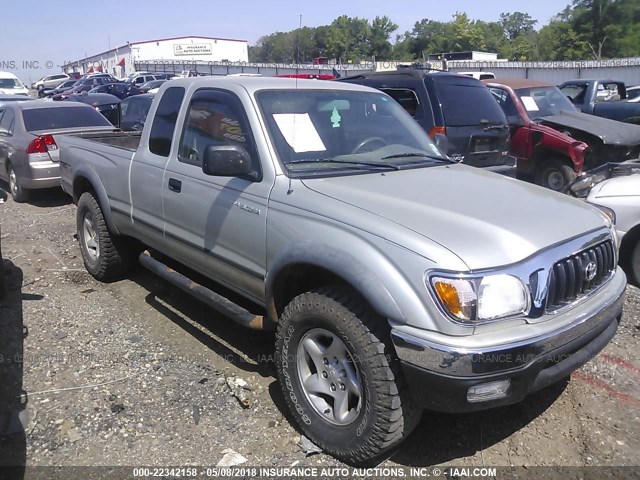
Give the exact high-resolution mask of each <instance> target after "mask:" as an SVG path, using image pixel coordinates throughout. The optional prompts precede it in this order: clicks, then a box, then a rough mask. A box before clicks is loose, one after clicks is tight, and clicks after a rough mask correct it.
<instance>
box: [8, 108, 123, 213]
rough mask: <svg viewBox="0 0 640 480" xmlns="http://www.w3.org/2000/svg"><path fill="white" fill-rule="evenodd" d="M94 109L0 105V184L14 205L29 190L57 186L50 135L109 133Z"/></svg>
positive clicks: (54, 147) (55, 155)
mask: <svg viewBox="0 0 640 480" xmlns="http://www.w3.org/2000/svg"><path fill="white" fill-rule="evenodd" d="M113 129H114V127H113V125H111V124H110V123H109V122H108V121H107V120H106V119H105V118H104V117H103V116H102V115H100V114H99V113H98V112H96V110H95V109H93V108H91V107H89V106H87V105H82V104H77V103H73V104H72V103H70V102H46V101H42V100H37V101H32V102H11V103H3V104H1V105H0V180H5V181H8V182H9V191H10V193H11V196H12V197H13V199H14V200H15V201H16V202H24V201H26V200H27V199H28V197H29V191H30V190H31V189H39V188H52V187H58V186H60V171H59V164H58V153H59V152H58V146H57V145H56V142H55V140H54V138H53V134H57V133H69V132H84V131H94V130H96V131H112V130H113Z"/></svg>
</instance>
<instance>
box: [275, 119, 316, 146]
mask: <svg viewBox="0 0 640 480" xmlns="http://www.w3.org/2000/svg"><path fill="white" fill-rule="evenodd" d="M273 119H274V120H275V121H276V124H277V125H278V128H279V129H280V132H281V133H282V136H283V137H284V139H285V140H286V141H287V143H288V144H289V145H290V146H291V148H293V151H294V152H296V153H302V152H324V151H326V150H327V148H326V147H325V146H324V143H323V142H322V139H321V138H320V135H318V131H317V130H316V127H315V126H314V125H313V122H312V121H311V118H309V114H308V113H274V114H273Z"/></svg>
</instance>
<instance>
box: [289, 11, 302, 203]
mask: <svg viewBox="0 0 640 480" xmlns="http://www.w3.org/2000/svg"><path fill="white" fill-rule="evenodd" d="M301 30H302V14H300V23H299V25H298V48H297V50H298V53H297V54H296V76H295V77H296V90H298V75H297V74H298V73H300V68H299V66H300V34H301V33H302V32H301ZM293 144H294V145H295V144H296V114H295V112H294V113H293ZM287 177H289V189H288V190H287V195H291V194H292V193H293V188H291V176H290V175H287Z"/></svg>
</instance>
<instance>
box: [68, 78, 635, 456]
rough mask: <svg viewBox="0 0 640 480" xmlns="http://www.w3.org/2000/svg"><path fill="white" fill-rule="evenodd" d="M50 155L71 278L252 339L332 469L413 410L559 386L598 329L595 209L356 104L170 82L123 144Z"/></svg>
mask: <svg viewBox="0 0 640 480" xmlns="http://www.w3.org/2000/svg"><path fill="white" fill-rule="evenodd" d="M461 78H467V77H461ZM467 80H468V81H472V80H473V79H467ZM473 81H475V80H473ZM473 88H479V87H473ZM481 88H485V87H481ZM485 90H486V89H485ZM486 92H487V94H488V95H491V94H490V93H489V91H488V90H486ZM472 94H473V93H472ZM134 98H135V97H134ZM489 100H491V102H493V105H495V106H496V107H497V104H496V103H495V101H494V100H493V99H492V98H491V97H489ZM498 111H499V109H498ZM500 115H502V112H501V111H500ZM381 139H382V140H381ZM59 144H60V163H61V165H62V167H61V172H62V178H61V183H62V185H63V188H64V191H65V192H67V193H68V194H69V195H71V196H72V198H73V201H74V203H75V204H77V210H76V225H77V227H78V228H77V239H78V243H79V246H80V252H81V255H82V258H83V261H84V264H85V267H86V269H87V271H88V272H89V273H90V274H91V275H93V276H94V278H96V279H98V280H100V281H107V280H110V279H114V278H118V277H120V276H122V275H125V274H126V273H127V272H128V271H129V270H130V269H131V268H133V267H134V266H135V265H137V264H138V262H141V263H142V265H143V266H144V267H146V268H149V269H150V270H152V271H153V272H156V273H157V274H159V275H161V276H162V278H163V279H165V280H166V281H168V282H170V283H171V284H172V285H173V286H174V287H175V288H180V289H182V290H184V291H185V292H188V293H190V294H191V295H193V296H195V298H198V299H200V300H202V301H204V302H206V303H207V305H209V306H210V307H212V308H213V309H215V310H217V311H218V312H219V313H221V314H223V315H224V316H225V317H226V318H220V319H219V321H221V322H224V321H225V319H226V320H227V321H236V322H238V323H239V324H242V325H244V326H246V327H249V328H254V329H265V328H274V329H275V330H276V333H275V336H274V337H275V362H274V364H275V368H276V370H277V377H278V380H279V383H280V388H281V392H282V398H283V399H284V406H285V408H286V409H287V410H288V415H287V416H288V418H290V419H291V420H292V421H293V422H295V423H296V425H297V427H298V428H299V429H300V431H301V433H302V434H304V435H305V436H306V437H307V438H309V439H310V440H311V441H312V442H313V443H314V444H316V445H318V446H319V447H321V448H322V449H324V450H325V451H326V452H328V453H330V454H331V455H333V456H335V457H336V458H338V459H340V460H342V461H344V462H347V463H350V464H364V463H371V462H372V461H374V460H375V459H379V458H380V456H381V455H384V454H385V452H387V451H388V450H389V449H391V448H393V447H394V446H396V445H397V444H398V443H399V442H400V441H402V440H403V439H405V438H406V437H407V436H408V435H409V433H410V432H411V430H412V429H413V428H414V427H415V426H416V425H417V423H418V421H419V419H420V410H421V408H422V407H426V408H429V409H432V410H442V411H448V412H470V411H475V410H481V409H486V408H491V407H496V406H500V405H507V404H511V403H515V402H518V401H520V400H522V399H523V398H525V397H526V396H527V395H528V394H530V393H531V392H534V391H536V390H539V389H541V388H544V387H546V386H548V385H550V384H552V383H554V382H556V381H559V380H561V379H564V378H566V377H567V376H569V374H570V373H571V372H572V371H574V370H575V369H577V368H579V367H580V366H582V365H583V364H584V363H585V362H587V361H588V360H589V359H591V358H593V357H594V356H595V355H596V354H597V353H598V352H599V351H600V350H602V349H603V348H604V347H605V346H606V345H607V344H608V342H609V341H610V340H611V338H612V337H613V336H614V335H615V333H616V331H617V328H618V322H619V321H620V318H621V315H622V308H623V305H624V292H625V287H626V278H625V275H624V273H623V272H622V271H621V270H620V269H619V268H617V266H616V244H615V227H614V225H613V222H612V220H611V219H610V217H609V216H608V215H607V213H606V212H608V209H607V210H604V209H597V208H594V207H593V206H591V205H589V204H587V203H585V202H582V201H579V200H576V199H574V198H570V197H569V196H567V195H561V194H558V193H556V192H552V191H549V190H545V189H542V188H539V187H536V186H533V185H528V184H526V183H524V182H517V181H514V180H512V179H509V178H505V177H503V176H500V175H495V174H492V173H491V172H486V171H482V170H480V169H477V168H471V167H469V166H466V165H460V164H457V163H455V162H453V161H452V160H451V159H449V158H447V157H446V156H444V155H443V154H442V153H441V152H440V151H439V150H438V148H437V147H436V146H435V144H434V143H433V142H432V141H431V140H430V139H429V137H428V136H427V135H425V133H424V130H423V129H422V128H421V127H420V126H419V125H418V124H417V123H416V122H415V121H414V119H413V118H412V117H411V116H410V115H408V114H407V112H406V111H405V110H404V109H403V108H402V107H401V106H400V105H398V103H397V102H395V101H393V99H392V98H391V97H390V96H388V95H386V94H384V93H381V92H380V91H377V90H373V89H370V88H366V87H362V86H359V85H353V84H348V83H344V82H312V81H296V80H294V79H282V78H279V79H278V78H266V77H261V78H250V77H235V78H228V77H218V78H216V77H205V78H190V79H186V78H185V79H180V80H173V81H172V82H170V83H167V84H165V85H163V86H162V87H161V88H160V92H159V94H158V95H157V96H156V97H155V98H154V100H153V104H152V106H151V111H150V113H149V118H148V120H147V122H146V123H145V126H144V130H143V132H142V134H132V133H130V132H117V133H108V134H106V133H105V134H96V135H91V136H79V135H78V136H76V135H63V136H61V137H59ZM96 192H97V193H96ZM160 206H161V208H160ZM132 239H135V240H136V241H132ZM138 242H140V243H141V244H142V246H141V245H140V244H139V243H138ZM144 248H149V251H146V252H143V253H142V254H141V255H139V253H140V251H141V250H142V249H144ZM158 252H160V253H161V254H163V256H164V257H165V258H167V257H168V258H170V259H172V260H173V261H175V263H173V262H172V267H171V268H169V266H168V265H167V264H166V263H163V262H162V257H160V258H158V255H157V253H158ZM185 265H186V266H188V268H184V266H185ZM190 269H192V270H190ZM190 271H196V272H198V274H200V275H202V276H203V278H204V280H203V279H200V280H199V281H197V282H196V281H194V278H192V277H196V276H193V274H191V273H189V272H190ZM216 285H224V286H225V287H227V288H228V289H229V290H231V291H233V292H235V294H238V295H239V296H241V297H243V300H242V301H240V302H238V301H237V300H236V301H234V300H232V299H231V298H230V297H232V296H231V295H227V296H225V293H224V292H223V291H222V290H221V289H220V288H219V287H216ZM241 304H242V305H241ZM559 433H560V432H558V434H559ZM418 441H419V439H418Z"/></svg>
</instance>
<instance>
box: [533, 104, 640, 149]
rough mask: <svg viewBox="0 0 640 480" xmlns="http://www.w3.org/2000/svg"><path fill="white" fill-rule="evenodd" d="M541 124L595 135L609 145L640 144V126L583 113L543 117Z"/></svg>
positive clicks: (564, 113)
mask: <svg viewBox="0 0 640 480" xmlns="http://www.w3.org/2000/svg"><path fill="white" fill-rule="evenodd" d="M540 123H542V124H543V125H550V126H556V127H568V128H574V129H576V130H581V131H583V132H586V133H589V134H591V135H594V136H596V137H598V138H599V139H601V140H602V142H603V143H605V144H607V145H638V144H640V126H638V125H633V124H630V123H624V122H618V121H616V120H609V119H608V118H602V117H596V116H595V115H587V114H586V113H581V112H562V113H559V114H557V115H550V116H548V117H542V118H541V119H540Z"/></svg>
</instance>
